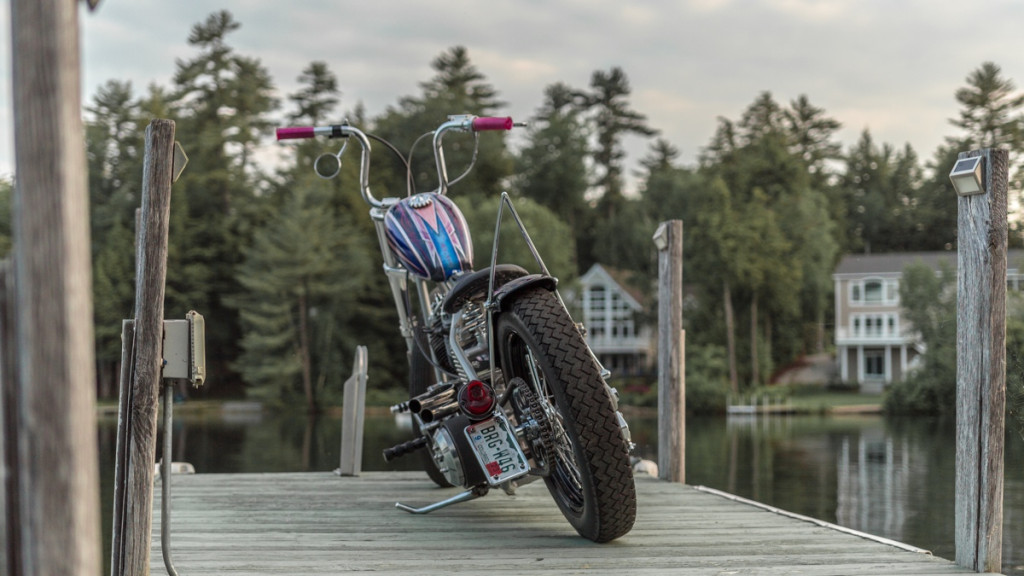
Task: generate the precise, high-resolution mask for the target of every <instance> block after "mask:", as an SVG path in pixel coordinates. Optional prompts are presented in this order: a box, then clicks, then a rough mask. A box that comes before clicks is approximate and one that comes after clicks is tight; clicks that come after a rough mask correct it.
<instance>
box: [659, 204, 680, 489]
mask: <svg viewBox="0 0 1024 576" xmlns="http://www.w3.org/2000/svg"><path fill="white" fill-rule="evenodd" d="M654 244H655V246H657V248H658V477H659V478H661V479H662V480H668V481H670V482H680V483H685V482H686V375H685V368H686V364H685V359H684V358H685V356H684V346H685V336H686V334H685V332H683V221H682V220H669V221H666V222H662V223H661V224H660V225H659V226H658V229H657V231H656V232H655V233H654Z"/></svg>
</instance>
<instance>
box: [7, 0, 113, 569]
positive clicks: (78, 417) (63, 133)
mask: <svg viewBox="0 0 1024 576" xmlns="http://www.w3.org/2000/svg"><path fill="white" fill-rule="evenodd" d="M8 6H9V7H10V8H9V10H10V18H11V20H10V22H11V26H10V29H11V45H12V48H13V53H14V55H15V58H14V60H13V66H12V68H11V70H12V74H11V88H12V96H13V104H14V107H13V111H14V113H13V114H12V119H13V128H14V151H15V173H16V174H17V178H16V179H15V182H14V194H13V201H12V208H13V209H12V214H11V219H12V222H13V224H14V233H13V250H12V253H13V260H14V284H15V288H14V295H13V296H14V299H15V300H14V322H13V324H11V325H8V328H9V329H12V332H11V334H13V335H14V337H13V339H12V340H11V344H12V345H13V346H14V347H15V355H14V356H13V358H14V366H11V367H10V370H13V374H14V380H13V381H12V380H8V379H7V378H6V376H7V375H8V374H12V372H9V371H8V368H6V367H5V368H4V371H5V373H6V374H5V380H4V382H3V387H4V393H3V400H4V403H5V406H4V411H5V413H4V416H5V418H4V427H5V430H4V432H3V435H4V442H5V444H6V448H12V449H13V450H12V451H11V452H8V453H6V454H5V457H6V459H7V462H6V466H5V470H6V478H5V484H6V486H5V488H6V489H7V496H8V499H7V500H6V502H5V507H6V510H5V512H6V514H5V516H4V521H5V522H6V526H5V530H6V534H7V538H6V540H5V541H4V544H5V549H4V553H5V555H6V558H4V562H3V564H2V565H0V570H3V571H4V572H5V573H8V574H12V575H15V576H21V575H26V574H76V575H79V574H80V575H83V576H91V575H94V574H98V573H99V571H100V570H101V569H102V559H101V557H100V554H99V548H100V536H99V534H100V513H99V508H100V497H99V492H100V487H99V486H100V478H99V457H98V454H97V444H96V381H95V374H96V372H95V366H96V359H95V350H94V331H93V300H92V265H91V257H90V247H89V242H90V238H89V193H88V183H87V179H86V159H85V146H84V142H85V130H84V128H83V125H82V106H81V81H80V78H81V72H80V70H81V56H80V54H79V40H80V34H79V25H78V2H73V1H69V0H13V1H12V2H9V3H8ZM5 9H6V8H5ZM8 403H10V404H8ZM7 417H10V418H7ZM12 513H15V514H16V516H15V517H14V518H12V515H11V514H12ZM15 518H16V520H15ZM15 522H16V523H15ZM5 569H6V570H5Z"/></svg>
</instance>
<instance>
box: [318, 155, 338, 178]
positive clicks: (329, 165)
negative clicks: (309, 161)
mask: <svg viewBox="0 0 1024 576" xmlns="http://www.w3.org/2000/svg"><path fill="white" fill-rule="evenodd" d="M313 170H314V171H316V175H317V176H319V177H321V178H323V179H324V180H330V179H331V178H334V177H335V176H337V175H338V173H340V172H341V154H321V155H319V156H317V157H316V161H314V162H313Z"/></svg>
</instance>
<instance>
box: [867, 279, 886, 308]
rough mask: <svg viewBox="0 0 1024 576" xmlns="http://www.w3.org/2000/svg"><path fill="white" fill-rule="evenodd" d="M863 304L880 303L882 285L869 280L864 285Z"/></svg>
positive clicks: (876, 281)
mask: <svg viewBox="0 0 1024 576" xmlns="http://www.w3.org/2000/svg"><path fill="white" fill-rule="evenodd" d="M864 302H867V303H868V304H878V303H881V302H882V283H881V282H880V281H878V280H869V281H867V282H865V283H864Z"/></svg>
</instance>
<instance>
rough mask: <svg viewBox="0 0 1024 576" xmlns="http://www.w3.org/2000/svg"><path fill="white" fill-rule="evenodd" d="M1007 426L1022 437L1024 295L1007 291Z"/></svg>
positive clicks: (1023, 431) (1023, 407) (1023, 420)
mask: <svg viewBox="0 0 1024 576" xmlns="http://www.w3.org/2000/svg"><path fill="white" fill-rule="evenodd" d="M1006 412H1007V426H1008V427H1010V428H1011V429H1013V428H1016V430H1017V432H1018V433H1019V434H1020V435H1021V436H1022V437H1024V296H1022V295H1021V294H1020V293H1019V292H1009V293H1008V294H1007V303H1006Z"/></svg>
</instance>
